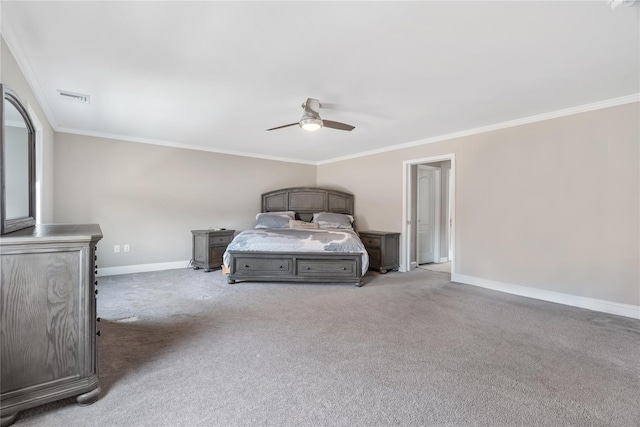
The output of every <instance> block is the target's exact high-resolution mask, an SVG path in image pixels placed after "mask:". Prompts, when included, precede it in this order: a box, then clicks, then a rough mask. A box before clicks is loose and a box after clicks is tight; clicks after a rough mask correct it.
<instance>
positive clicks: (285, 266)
mask: <svg viewBox="0 0 640 427" xmlns="http://www.w3.org/2000/svg"><path fill="white" fill-rule="evenodd" d="M234 263H235V266H234V267H235V274H247V275H251V274H252V273H254V272H255V273H256V274H258V273H265V272H268V273H269V274H291V271H292V268H291V267H292V260H291V259H287V258H267V259H265V258H244V257H242V258H236V259H234Z"/></svg>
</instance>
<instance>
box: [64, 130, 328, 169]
mask: <svg viewBox="0 0 640 427" xmlns="http://www.w3.org/2000/svg"><path fill="white" fill-rule="evenodd" d="M56 132H60V133H69V134H73V135H83V136H92V137H96V138H107V139H115V140H118V141H128V142H138V143H140V144H150V145H160V146H164V147H173V148H182V149H185V150H197V151H206V152H209V153H218V154H228V155H231V156H241V157H251V158H255V159H263V160H274V161H277V162H287V163H302V164H305V165H312V166H317V163H316V162H312V161H308V160H300V159H292V158H289V157H278V156H269V155H262V154H252V153H245V152H242V151H233V150H223V149H219V148H212V147H203V146H201V145H194V144H183V143H181V142H173V141H163V140H159V139H151V138H138V137H135V136H126V135H118V134H113V133H107V132H94V131H87V130H83V129H72V128H64V127H63V128H57V129H56Z"/></svg>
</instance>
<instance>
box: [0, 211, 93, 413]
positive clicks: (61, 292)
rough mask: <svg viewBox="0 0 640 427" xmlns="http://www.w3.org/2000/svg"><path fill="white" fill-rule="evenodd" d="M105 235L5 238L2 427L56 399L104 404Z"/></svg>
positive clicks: (63, 229)
mask: <svg viewBox="0 0 640 427" xmlns="http://www.w3.org/2000/svg"><path fill="white" fill-rule="evenodd" d="M101 238H102V232H101V231H100V227H99V226H98V225H95V224H88V225H36V226H33V227H30V228H25V229H22V230H19V231H15V232H13V233H10V234H7V235H4V236H1V237H0V267H1V268H0V278H1V282H0V320H1V322H0V336H1V337H2V339H1V341H0V352H1V354H0V356H1V360H2V363H1V364H0V377H1V384H2V386H1V388H2V391H1V393H2V394H1V396H0V417H1V422H2V426H6V425H9V424H11V423H12V422H13V420H14V419H15V417H16V415H17V413H18V412H19V411H21V410H24V409H27V408H31V407H34V406H38V405H42V404H44V403H48V402H52V401H54V400H59V399H64V398H68V397H72V396H76V401H77V402H78V403H81V404H89V403H93V402H94V401H95V400H97V398H98V394H99V393H100V387H99V384H98V371H97V347H96V334H99V332H98V331H96V321H97V319H96V295H97V293H98V291H97V289H96V285H97V282H96V278H95V276H96V274H97V265H96V259H97V258H96V253H95V252H96V243H97V242H98V240H100V239H101Z"/></svg>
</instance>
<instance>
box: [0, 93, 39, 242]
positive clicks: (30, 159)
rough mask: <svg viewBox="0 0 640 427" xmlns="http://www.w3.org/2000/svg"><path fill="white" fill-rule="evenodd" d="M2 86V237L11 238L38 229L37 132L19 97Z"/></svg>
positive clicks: (0, 157) (0, 113)
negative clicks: (35, 227) (13, 233)
mask: <svg viewBox="0 0 640 427" xmlns="http://www.w3.org/2000/svg"><path fill="white" fill-rule="evenodd" d="M0 86H1V87H2V107H1V108H0V120H1V122H2V123H1V125H2V126H1V127H0V132H1V135H0V139H1V141H0V168H1V170H0V175H1V177H0V180H1V182H2V198H1V203H2V205H1V206H0V216H1V220H2V221H1V222H0V234H7V233H11V232H13V231H17V230H21V229H23V228H27V227H31V226H33V225H35V129H34V127H33V124H32V123H31V119H30V118H29V115H28V114H27V110H26V109H25V108H24V106H23V105H22V103H21V102H20V99H19V98H18V96H17V95H16V93H15V92H14V91H12V90H11V89H10V88H8V87H7V86H6V85H0Z"/></svg>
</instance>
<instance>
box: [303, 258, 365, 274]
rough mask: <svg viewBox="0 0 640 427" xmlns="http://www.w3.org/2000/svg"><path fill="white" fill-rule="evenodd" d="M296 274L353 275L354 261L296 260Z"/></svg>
mask: <svg viewBox="0 0 640 427" xmlns="http://www.w3.org/2000/svg"><path fill="white" fill-rule="evenodd" d="M296 267H297V270H298V276H301V277H306V276H331V277H343V276H347V277H349V276H353V275H354V274H355V272H356V268H357V266H356V262H355V261H354V260H348V259H347V260H327V261H320V260H305V259H300V260H297V262H296Z"/></svg>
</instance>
